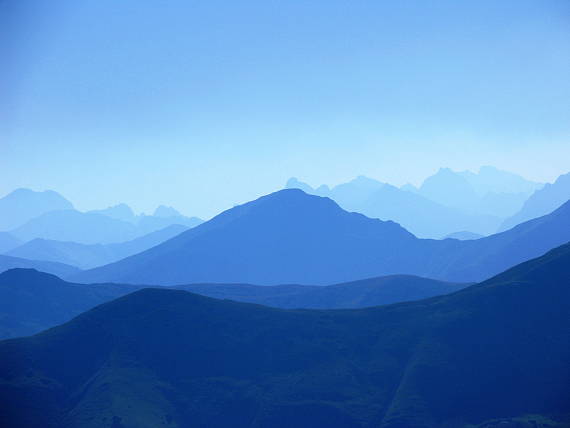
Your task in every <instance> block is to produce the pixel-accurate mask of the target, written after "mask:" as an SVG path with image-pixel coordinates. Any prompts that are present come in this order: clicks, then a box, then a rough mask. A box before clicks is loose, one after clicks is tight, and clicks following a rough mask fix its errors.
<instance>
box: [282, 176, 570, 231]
mask: <svg viewBox="0 0 570 428" xmlns="http://www.w3.org/2000/svg"><path fill="white" fill-rule="evenodd" d="M542 186H543V185H542V183H536V182H532V181H529V180H526V179H524V178H522V177H520V176H518V175H516V174H512V173H509V172H506V171H501V170H498V169H496V168H494V167H490V166H483V167H481V168H480V169H479V171H478V172H477V173H473V172H471V171H462V172H455V171H452V170H451V169H449V168H441V169H440V170H439V171H438V172H437V173H436V174H434V175H432V176H430V177H428V178H426V180H425V181H424V182H423V184H422V185H421V186H420V188H417V187H415V186H413V185H411V184H406V185H404V186H402V187H400V188H397V187H395V186H392V185H390V184H387V183H382V182H380V181H377V180H373V179H371V178H368V177H364V176H360V177H357V178H356V179H354V180H352V181H350V182H348V183H343V184H339V185H338V186H335V187H332V188H330V187H329V186H326V185H322V186H320V187H318V188H316V189H314V188H312V187H311V186H309V185H308V184H306V183H303V182H301V181H299V180H297V179H296V178H291V179H290V180H289V181H288V182H287V184H286V188H298V189H301V190H303V191H304V192H306V193H309V194H314V195H318V196H325V197H329V198H331V199H333V200H334V201H336V202H337V203H338V204H339V205H340V206H341V207H342V208H344V209H346V210H348V211H356V212H360V213H362V214H365V215H367V216H368V217H374V218H379V219H381V220H393V221H395V222H397V223H399V224H401V225H402V226H404V227H405V228H406V229H408V230H409V231H410V232H412V233H413V234H415V235H416V236H418V237H421V238H436V239H439V238H442V237H444V236H447V235H449V234H451V233H454V232H458V231H463V230H465V231H470V232H472V233H477V234H482V235H488V234H491V233H493V232H495V230H496V229H497V228H498V227H499V225H500V224H501V222H502V219H504V218H505V217H508V216H511V215H513V214H514V213H515V212H517V211H518V210H519V209H520V208H521V206H522V205H523V203H524V201H525V200H526V199H527V198H528V197H529V196H530V195H531V194H532V193H533V192H534V191H535V190H537V189H540V188H541V187H542ZM559 205H560V204H559ZM544 214H546V213H544ZM513 226H514V225H513Z"/></svg>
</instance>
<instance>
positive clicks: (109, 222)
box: [11, 210, 138, 244]
mask: <svg viewBox="0 0 570 428" xmlns="http://www.w3.org/2000/svg"><path fill="white" fill-rule="evenodd" d="M11 233H12V234H13V235H15V236H16V237H17V238H19V239H21V240H22V241H31V240H32V239H36V238H41V239H50V240H55V241H71V242H77V243H80V244H109V243H113V242H123V241H128V240H131V239H134V238H136V237H137V236H138V230H137V228H136V226H134V225H133V224H131V223H129V222H127V221H123V220H118V219H115V218H112V217H108V216H106V215H103V214H97V213H89V212H87V213H84V212H80V211H76V210H60V211H50V212H47V213H45V214H42V215H41V216H39V217H36V218H33V219H32V220H30V221H28V222H27V223H25V224H23V225H22V226H20V227H18V228H16V229H14V230H13V231H11Z"/></svg>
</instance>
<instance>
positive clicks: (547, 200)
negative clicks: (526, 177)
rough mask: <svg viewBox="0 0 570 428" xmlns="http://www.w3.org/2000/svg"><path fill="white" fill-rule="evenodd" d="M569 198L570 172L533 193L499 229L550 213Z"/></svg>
mask: <svg viewBox="0 0 570 428" xmlns="http://www.w3.org/2000/svg"><path fill="white" fill-rule="evenodd" d="M568 200H570V173H568V174H565V175H561V176H560V177H558V179H557V180H556V181H555V182H554V183H552V184H546V185H545V186H544V187H543V188H542V189H540V190H537V191H536V192H535V193H534V194H532V195H531V196H530V197H529V198H528V200H527V201H526V202H525V203H524V205H523V207H522V208H521V210H520V211H519V212H517V213H516V214H515V215H513V216H512V217H510V218H508V219H506V220H505V221H504V222H503V224H502V225H501V227H500V228H499V231H503V230H508V229H510V228H511V227H513V226H515V225H517V224H519V223H522V222H524V221H527V220H530V219H532V218H536V217H540V216H543V215H545V214H548V213H550V212H552V211H554V210H555V209H556V208H558V207H559V206H560V205H562V204H564V203H565V202H566V201H568Z"/></svg>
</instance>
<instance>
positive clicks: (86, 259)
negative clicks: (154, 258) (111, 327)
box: [5, 224, 188, 269]
mask: <svg viewBox="0 0 570 428" xmlns="http://www.w3.org/2000/svg"><path fill="white" fill-rule="evenodd" d="M185 230H188V228H187V227H186V226H182V225H180V224H172V225H170V226H167V227H165V228H164V229H161V230H157V231H156V232H151V233H149V234H147V235H143V236H141V237H138V238H135V239H133V240H130V241H126V242H119V243H114V244H90V245H88V244H79V243H77V242H66V241H54V240H49V239H40V238H36V239H33V240H31V241H28V242H26V243H25V244H22V245H20V246H18V247H16V248H14V249H12V250H11V251H8V252H6V253H5V254H6V255H9V256H14V257H21V258H25V259H32V260H46V261H52V262H58V263H65V264H68V265H72V266H77V267H78V268H81V269H90V268H93V267H96V266H101V265H105V264H108V263H112V262H115V261H117V260H120V259H123V258H125V257H128V256H131V255H133V254H137V253H140V252H141V251H144V250H147V249H149V248H151V247H154V246H155V245H158V244H160V243H162V242H164V241H166V240H168V239H170V238H172V237H174V236H176V235H178V234H180V233H182V232H184V231H185Z"/></svg>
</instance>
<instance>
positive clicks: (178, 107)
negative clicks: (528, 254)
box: [0, 0, 570, 217]
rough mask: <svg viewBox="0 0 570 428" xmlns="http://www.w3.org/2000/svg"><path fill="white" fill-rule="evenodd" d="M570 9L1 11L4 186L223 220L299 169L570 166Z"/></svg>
mask: <svg viewBox="0 0 570 428" xmlns="http://www.w3.org/2000/svg"><path fill="white" fill-rule="evenodd" d="M569 24H570V3H569V2H568V1H566V0H544V1H536V0H534V1H529V0H518V1H507V0H504V1H500V2H498V1H487V0H482V1H461V2H458V1H453V0H448V1H433V0H432V1H413V0H410V1H403V2H379V1H372V0H370V1H364V0H362V1H359V0H355V1H337V0H328V1H324V0H323V1H316V0H315V1H311V0H305V1H291V0H289V1H270V0H264V1H239V2H234V1H216V0H209V1H191V0H187V1H182V0H169V1H158V0H154V1H152V0H149V1H144V2H142V1H135V0H121V1H116V0H85V1H75V0H60V1H57V2H53V1H49V0H29V1H19V0H4V1H0V27H1V28H4V29H5V30H7V31H3V33H2V35H1V36H0V37H1V38H2V39H1V40H0V41H1V42H2V43H0V55H1V57H2V58H3V60H2V63H3V64H4V65H3V66H2V67H1V68H0V91H1V95H2V96H1V97H0V115H1V120H0V168H1V170H2V180H1V182H0V193H2V194H4V193H7V192H9V191H10V190H12V189H13V188H15V187H22V186H24V187H31V188H34V189H38V190H41V189H46V188H51V189H54V190H57V191H59V192H61V193H62V194H64V195H65V196H67V197H68V198H70V199H71V200H72V201H73V202H75V203H76V205H77V206H78V207H79V208H80V209H89V208H95V207H103V206H108V205H111V204H114V203H117V202H126V203H128V204H130V205H132V206H133V208H135V209H136V210H145V211H147V212H148V211H150V210H152V209H153V208H154V207H155V206H156V205H157V204H159V203H164V204H169V205H174V206H175V207H177V208H179V209H180V210H182V211H184V212H185V213H187V214H189V215H200V216H203V217H207V216H210V215H213V214H215V213H216V212H218V211H219V210H222V209H225V208H228V207H231V206H232V205H233V204H235V203H240V202H244V201H246V200H249V199H252V198H254V197H256V196H258V195H261V194H264V193H268V192H271V191H273V190H276V189H278V188H279V187H281V186H282V185H283V184H284V182H285V180H286V179H287V178H288V177H290V176H297V177H299V178H300V179H303V180H305V181H308V182H309V183H311V184H315V185H316V184H320V183H329V184H335V183H338V182H342V181H346V180H348V179H350V178H352V177H354V176H357V175H360V174H364V175H368V176H371V177H374V178H377V179H380V180H382V181H388V182H392V183H394V184H403V183H405V182H406V181H411V182H414V183H416V184H417V183H419V182H420V181H421V180H422V179H423V178H424V177H426V176H427V175H429V174H431V173H433V172H434V171H435V170H437V168H439V167H440V166H449V167H452V168H454V169H477V168H478V167H479V166H480V165H487V164H490V165H494V166H497V167H500V168H503V169H507V170H510V171H513V172H517V173H520V174H522V175H524V176H526V177H528V178H531V179H535V180H538V181H552V180H553V179H555V178H556V176H558V175H559V174H561V173H564V172H568V170H570V162H569V160H570V102H569V101H568V100H570V79H569V78H568V76H570V53H569V52H570V25H569Z"/></svg>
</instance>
